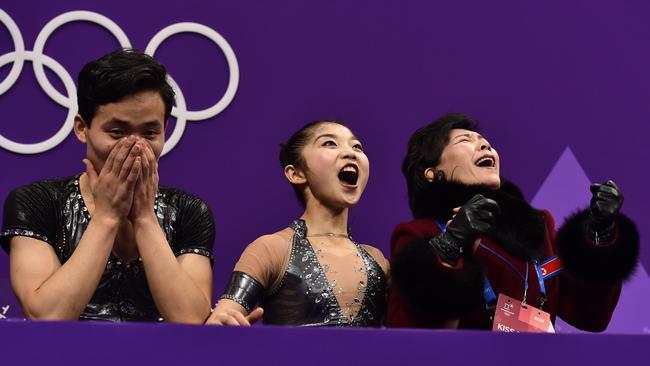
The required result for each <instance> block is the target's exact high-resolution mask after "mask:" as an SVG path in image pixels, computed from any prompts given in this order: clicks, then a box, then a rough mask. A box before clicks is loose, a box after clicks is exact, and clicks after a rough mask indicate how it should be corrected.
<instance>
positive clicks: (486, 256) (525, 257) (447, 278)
mask: <svg viewBox="0 0 650 366" xmlns="http://www.w3.org/2000/svg"><path fill="white" fill-rule="evenodd" d="M402 169H403V170H402V171H403V173H404V176H405V177H406V181H407V184H408V192H409V205H410V207H411V211H412V213H413V216H414V220H412V221H410V222H406V223H401V224H399V225H397V227H396V228H395V230H394V232H393V235H392V240H391V252H392V258H393V259H392V261H391V270H392V279H393V281H392V283H391V289H390V296H389V305H388V315H387V321H386V323H387V325H388V326H393V327H426V328H466V329H491V328H492V327H493V320H494V319H495V318H494V317H495V309H494V307H495V304H496V303H497V296H501V295H505V296H506V297H510V298H513V299H515V300H518V301H523V302H525V303H526V304H528V305H530V306H532V307H535V308H538V309H541V310H543V311H545V312H547V313H548V314H549V316H550V322H551V323H553V322H554V321H555V318H556V317H558V316H559V317H561V318H562V319H563V320H564V321H566V322H567V323H569V324H571V325H573V326H575V327H577V328H579V329H583V330H587V331H592V332H598V331H602V330H604V329H605V328H606V327H607V325H608V323H609V320H610V318H611V315H612V313H613V311H614V309H615V307H616V304H617V302H618V298H619V295H620V291H621V284H622V282H623V281H624V280H625V279H627V278H629V276H630V274H631V273H632V271H633V270H634V267H635V265H636V263H637V258H638V253H639V236H638V232H637V230H636V226H635V225H634V223H633V222H632V221H631V220H630V219H629V218H627V217H626V216H625V215H623V214H621V213H620V209H621V206H622V204H623V195H622V194H621V191H620V190H619V188H618V187H617V186H616V184H615V183H614V182H613V181H611V180H610V181H607V182H606V183H604V184H593V185H592V186H591V187H590V189H591V192H592V199H591V203H590V205H589V207H588V208H587V209H584V210H580V211H577V212H576V213H574V214H573V215H572V216H570V217H569V218H567V220H566V221H565V223H564V224H563V225H562V226H561V227H560V228H559V229H558V230H557V231H556V229H555V222H554V219H553V217H552V216H551V214H550V213H549V212H548V211H546V210H538V209H535V208H533V207H531V206H530V205H529V204H528V203H527V202H526V200H525V198H524V196H523V194H522V193H521V192H520V191H519V189H518V188H517V187H516V186H514V185H513V184H512V183H510V182H507V181H505V180H503V179H502V177H501V176H500V174H499V173H500V158H499V154H498V153H497V151H496V150H495V149H494V148H493V147H492V145H490V143H489V142H488V141H487V140H486V139H485V138H484V137H483V136H482V135H480V134H479V133H478V132H477V130H476V125H475V124H474V122H473V121H472V120H471V119H469V118H468V117H466V116H464V115H461V114H448V115H445V116H442V117H441V118H439V119H438V120H436V121H435V122H433V123H431V124H429V125H427V126H424V127H422V128H420V129H418V130H417V131H416V132H415V133H414V134H413V136H412V137H411V140H410V141H409V146H408V152H407V155H406V157H405V158H404V163H403V166H402ZM538 270H539V271H538ZM542 284H543V286H542Z"/></svg>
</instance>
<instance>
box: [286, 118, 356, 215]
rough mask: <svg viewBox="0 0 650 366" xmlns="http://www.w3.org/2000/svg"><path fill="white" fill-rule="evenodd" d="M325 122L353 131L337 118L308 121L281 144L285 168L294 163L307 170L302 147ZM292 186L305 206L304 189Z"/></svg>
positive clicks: (298, 167) (297, 166)
mask: <svg viewBox="0 0 650 366" xmlns="http://www.w3.org/2000/svg"><path fill="white" fill-rule="evenodd" d="M325 123H334V124H337V125H341V126H343V127H345V128H347V129H348V130H350V131H352V129H351V128H350V127H348V126H347V125H346V124H345V123H342V122H339V121H336V120H330V119H324V120H318V121H313V122H309V123H307V124H306V125H304V126H303V127H302V128H301V129H299V130H298V131H296V132H294V134H293V135H291V137H290V138H289V141H287V142H286V143H284V144H280V165H281V166H282V168H283V169H284V168H285V167H286V166H287V165H293V166H294V167H295V168H296V169H300V170H302V171H306V170H307V164H306V163H305V159H304V158H303V157H302V149H303V148H304V147H305V145H307V142H308V141H309V139H310V138H311V137H312V136H313V134H314V131H315V130H316V129H317V128H318V127H319V126H320V125H322V124H325ZM353 133H354V132H353ZM292 187H293V191H294V192H295V193H296V198H298V201H300V204H301V205H302V206H303V207H305V205H306V201H305V197H304V196H303V194H302V189H301V188H300V187H299V186H296V185H292Z"/></svg>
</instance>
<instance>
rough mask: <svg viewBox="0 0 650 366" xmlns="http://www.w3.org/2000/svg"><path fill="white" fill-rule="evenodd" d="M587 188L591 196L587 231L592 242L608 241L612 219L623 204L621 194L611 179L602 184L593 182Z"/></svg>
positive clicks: (611, 235)
mask: <svg viewBox="0 0 650 366" xmlns="http://www.w3.org/2000/svg"><path fill="white" fill-rule="evenodd" d="M589 189H590V190H591V194H592V197H591V204H590V205H589V218H588V219H587V229H588V230H587V231H588V233H589V235H590V237H591V240H592V241H593V242H594V243H596V244H600V243H608V242H610V241H611V240H612V237H613V235H614V229H615V228H614V220H615V219H616V216H618V213H619V211H620V210H621V206H623V194H622V193H621V190H620V189H619V188H618V186H617V185H616V183H614V182H613V181H611V180H608V181H607V182H605V183H604V184H597V183H594V184H592V185H591V187H589Z"/></svg>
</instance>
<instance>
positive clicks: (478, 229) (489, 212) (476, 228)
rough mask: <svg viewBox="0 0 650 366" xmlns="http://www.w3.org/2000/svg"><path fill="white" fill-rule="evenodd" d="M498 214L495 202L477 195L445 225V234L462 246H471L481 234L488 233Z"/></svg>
mask: <svg viewBox="0 0 650 366" xmlns="http://www.w3.org/2000/svg"><path fill="white" fill-rule="evenodd" d="M500 213H501V209H500V208H499V204H498V203H496V201H494V200H491V199H489V198H486V197H484V196H483V195H480V194H477V195H476V196H474V197H472V198H471V199H470V200H469V201H467V203H465V204H464V205H463V206H462V207H461V208H460V209H459V210H458V212H457V213H456V214H455V215H454V218H453V219H452V220H451V221H450V222H449V224H448V225H447V233H448V234H449V235H451V236H453V237H454V239H456V240H457V241H458V242H459V243H461V244H462V245H463V246H465V247H467V246H471V245H473V244H474V241H475V240H476V239H477V238H478V237H479V236H480V235H481V234H485V233H487V232H489V231H490V229H491V228H492V226H494V223H495V222H496V216H497V215H499V214H500Z"/></svg>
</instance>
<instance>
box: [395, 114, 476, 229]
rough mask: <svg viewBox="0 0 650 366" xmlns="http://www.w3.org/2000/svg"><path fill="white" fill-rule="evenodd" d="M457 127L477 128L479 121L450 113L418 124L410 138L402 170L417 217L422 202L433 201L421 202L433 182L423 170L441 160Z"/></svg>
mask: <svg viewBox="0 0 650 366" xmlns="http://www.w3.org/2000/svg"><path fill="white" fill-rule="evenodd" d="M454 129H465V130H469V131H478V125H477V123H476V122H475V121H474V120H472V119H471V118H470V117H468V116H466V115H464V114H460V113H448V114H445V115H444V116H442V117H440V118H438V119H437V120H435V121H433V122H432V123H430V124H428V125H426V126H424V127H421V128H419V129H418V130H417V131H415V133H414V134H413V135H412V136H411V138H410V139H409V143H408V151H407V152H406V156H405V157H404V162H403V163H402V174H404V178H406V185H407V188H408V196H409V207H410V208H411V212H412V213H413V215H414V216H415V217H420V215H419V212H421V211H422V209H421V207H420V206H421V205H422V204H430V203H428V202H422V201H423V200H422V199H421V198H422V197H423V195H424V192H425V191H426V189H427V187H428V186H429V185H430V184H431V182H430V181H429V180H428V179H427V178H426V177H425V175H424V172H425V170H427V169H428V168H433V167H436V166H438V164H440V157H441V155H442V150H443V149H444V148H445V146H447V143H449V131H451V130H454ZM443 178H444V177H443Z"/></svg>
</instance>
